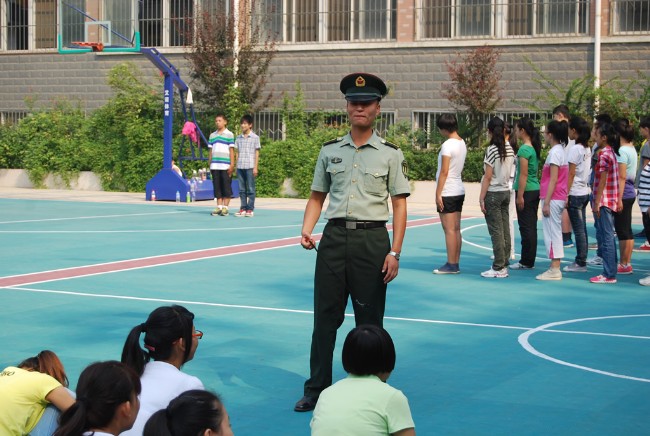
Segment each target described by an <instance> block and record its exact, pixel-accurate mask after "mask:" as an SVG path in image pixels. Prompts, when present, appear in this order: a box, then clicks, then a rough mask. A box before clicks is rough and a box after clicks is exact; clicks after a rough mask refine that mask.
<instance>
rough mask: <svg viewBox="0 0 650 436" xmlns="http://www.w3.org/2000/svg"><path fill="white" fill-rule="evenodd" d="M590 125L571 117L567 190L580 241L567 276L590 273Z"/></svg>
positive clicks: (565, 268) (574, 226)
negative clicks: (573, 273) (588, 218)
mask: <svg viewBox="0 0 650 436" xmlns="http://www.w3.org/2000/svg"><path fill="white" fill-rule="evenodd" d="M590 130H591V129H590V128H589V124H588V123H587V121H585V120H584V119H583V118H581V117H571V120H570V121H569V138H570V139H571V140H572V141H573V144H571V145H569V147H568V149H567V161H568V163H569V180H568V184H567V190H568V191H569V200H568V201H567V204H566V208H567V210H568V211H569V219H570V220H571V227H573V233H574V234H575V237H576V249H577V254H576V258H575V261H574V262H573V263H571V264H570V265H567V266H565V267H564V268H563V271H565V272H587V250H588V243H587V240H588V238H587V216H586V210H587V204H589V173H590V162H591V149H590V148H589V136H590V134H591V132H590Z"/></svg>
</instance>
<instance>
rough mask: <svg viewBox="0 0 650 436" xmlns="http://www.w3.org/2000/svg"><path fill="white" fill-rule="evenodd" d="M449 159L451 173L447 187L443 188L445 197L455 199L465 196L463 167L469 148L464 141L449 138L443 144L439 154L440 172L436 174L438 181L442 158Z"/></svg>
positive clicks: (447, 180) (446, 182) (448, 174)
mask: <svg viewBox="0 0 650 436" xmlns="http://www.w3.org/2000/svg"><path fill="white" fill-rule="evenodd" d="M443 156H447V157H449V172H448V173H447V179H446V180H445V186H444V187H443V188H442V196H443V197H454V196H457V195H463V194H465V186H463V179H462V177H461V176H462V173H463V167H464V166H465V158H466V157H467V146H466V145H465V141H463V140H462V139H455V138H449V139H447V140H446V141H445V142H443V143H442V147H440V153H439V154H438V171H437V172H436V181H437V180H438V179H439V178H440V168H441V167H442V157H443Z"/></svg>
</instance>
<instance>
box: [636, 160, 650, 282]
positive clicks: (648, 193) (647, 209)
mask: <svg viewBox="0 0 650 436" xmlns="http://www.w3.org/2000/svg"><path fill="white" fill-rule="evenodd" d="M638 185H639V197H638V198H639V207H640V208H641V213H642V214H643V230H644V231H645V236H646V239H647V240H648V241H650V161H649V162H648V163H647V164H646V166H645V167H643V169H642V170H641V174H640V175H639V178H638ZM639 284H640V285H642V286H650V275H648V276H646V277H644V278H642V279H641V280H639Z"/></svg>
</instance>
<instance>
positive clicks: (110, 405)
mask: <svg viewBox="0 0 650 436" xmlns="http://www.w3.org/2000/svg"><path fill="white" fill-rule="evenodd" d="M141 389H142V387H141V385H140V378H139V377H138V375H137V374H136V373H135V371H133V370H132V369H131V368H129V367H128V366H126V365H124V364H123V363H120V362H117V361H115V360H110V361H107V362H96V363H93V364H91V365H89V366H88V367H87V368H86V369H84V370H83V371H82V372H81V375H80V376H79V382H78V383H77V399H76V401H75V403H74V404H73V405H72V406H70V408H69V409H68V410H66V411H65V412H63V414H61V416H60V418H59V428H58V429H57V430H56V432H55V433H54V436H77V435H79V436H80V435H81V434H83V433H84V432H85V431H88V430H90V429H94V428H102V427H106V426H107V425H109V424H110V423H111V421H112V420H113V417H114V416H115V411H116V410H117V408H118V407H119V406H120V405H121V404H123V403H125V402H127V401H133V399H134V398H135V397H137V396H138V395H140V391H141ZM136 401H137V400H136ZM124 430H127V429H124Z"/></svg>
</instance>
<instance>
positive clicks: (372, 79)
mask: <svg viewBox="0 0 650 436" xmlns="http://www.w3.org/2000/svg"><path fill="white" fill-rule="evenodd" d="M340 89H341V92H342V93H343V94H344V95H345V99H346V100H347V101H372V100H381V98H382V97H383V96H385V95H386V94H387V93H388V89H387V88H386V84H385V83H384V81H383V80H381V79H380V78H379V77H377V76H374V75H372V74H368V73H352V74H348V75H347V76H345V77H344V78H343V79H342V80H341V85H340Z"/></svg>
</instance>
